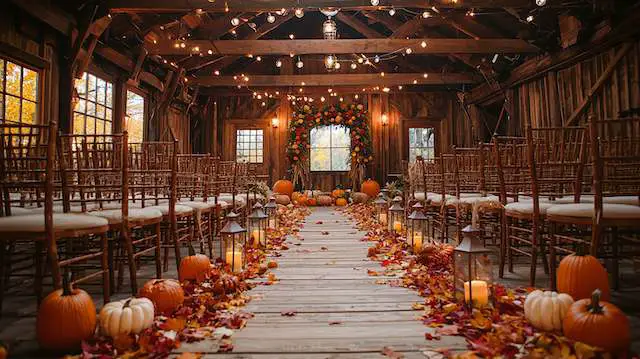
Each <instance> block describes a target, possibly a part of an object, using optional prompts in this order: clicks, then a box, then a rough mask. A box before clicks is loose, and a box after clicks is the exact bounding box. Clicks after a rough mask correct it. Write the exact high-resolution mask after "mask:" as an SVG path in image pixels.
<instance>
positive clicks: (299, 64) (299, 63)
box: [296, 60, 304, 69]
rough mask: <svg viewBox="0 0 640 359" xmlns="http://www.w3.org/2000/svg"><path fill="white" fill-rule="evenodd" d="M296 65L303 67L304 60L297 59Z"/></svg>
mask: <svg viewBox="0 0 640 359" xmlns="http://www.w3.org/2000/svg"><path fill="white" fill-rule="evenodd" d="M296 67H298V68H299V69H301V68H303V67H304V62H302V60H298V62H297V63H296Z"/></svg>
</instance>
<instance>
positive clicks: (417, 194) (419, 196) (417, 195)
mask: <svg viewBox="0 0 640 359" xmlns="http://www.w3.org/2000/svg"><path fill="white" fill-rule="evenodd" d="M413 198H415V199H417V200H418V201H424V200H425V197H424V192H414V193H413Z"/></svg>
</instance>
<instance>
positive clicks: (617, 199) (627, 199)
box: [602, 196, 640, 206]
mask: <svg viewBox="0 0 640 359" xmlns="http://www.w3.org/2000/svg"><path fill="white" fill-rule="evenodd" d="M602 202H604V203H615V204H628V205H631V206H640V200H639V199H638V196H611V197H603V198H602Z"/></svg>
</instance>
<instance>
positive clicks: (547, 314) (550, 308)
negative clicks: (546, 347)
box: [524, 290, 573, 331]
mask: <svg viewBox="0 0 640 359" xmlns="http://www.w3.org/2000/svg"><path fill="white" fill-rule="evenodd" d="M571 304H573V298H571V296H570V295H568V294H564V293H560V294H558V293H556V292H551V291H544V292H543V291H541V290H534V291H533V292H531V293H529V295H527V299H526V300H525V301H524V316H525V318H527V320H528V321H529V323H531V325H533V326H534V327H535V328H538V329H540V330H545V331H554V330H557V331H559V330H562V320H563V319H564V316H565V315H566V314H567V311H568V310H569V307H571Z"/></svg>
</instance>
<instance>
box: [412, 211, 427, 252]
mask: <svg viewBox="0 0 640 359" xmlns="http://www.w3.org/2000/svg"><path fill="white" fill-rule="evenodd" d="M411 209H413V212H411V214H410V215H409V217H408V219H409V224H408V229H409V233H407V241H408V242H409V245H410V246H411V250H412V251H413V252H414V253H417V252H419V251H420V250H421V249H422V243H423V241H424V240H425V239H426V238H427V216H425V214H424V207H423V206H422V204H420V202H418V203H416V204H414V205H413V206H412V207H411Z"/></svg>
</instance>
